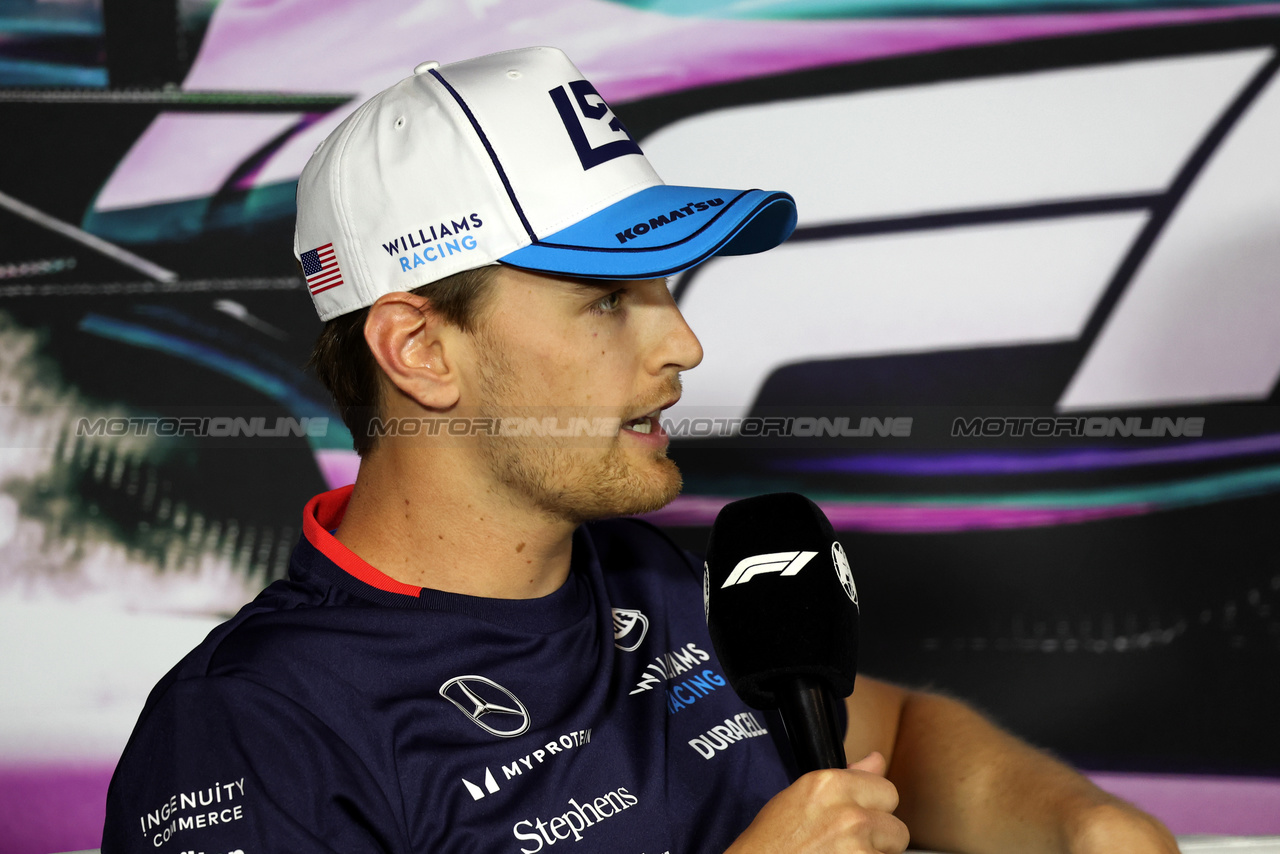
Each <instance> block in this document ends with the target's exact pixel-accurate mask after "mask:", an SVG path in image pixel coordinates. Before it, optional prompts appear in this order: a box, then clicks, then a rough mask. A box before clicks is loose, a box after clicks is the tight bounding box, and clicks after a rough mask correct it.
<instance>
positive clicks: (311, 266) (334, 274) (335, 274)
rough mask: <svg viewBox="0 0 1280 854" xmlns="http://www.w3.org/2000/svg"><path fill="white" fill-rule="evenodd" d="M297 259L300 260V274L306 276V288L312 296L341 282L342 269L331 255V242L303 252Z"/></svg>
mask: <svg viewBox="0 0 1280 854" xmlns="http://www.w3.org/2000/svg"><path fill="white" fill-rule="evenodd" d="M299 260H301V261H302V275H304V276H306V277H307V290H309V291H311V295H312V296H315V295H316V294H320V293H324V292H325V291H327V290H329V289H330V288H336V287H337V286H338V285H340V284H342V271H341V270H339V269H338V262H337V259H335V258H334V257H333V244H332V243H326V244H325V245H324V246H321V247H320V248H319V249H312V250H311V251H310V252H303V253H302V255H301V256H299Z"/></svg>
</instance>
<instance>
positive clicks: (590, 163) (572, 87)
mask: <svg viewBox="0 0 1280 854" xmlns="http://www.w3.org/2000/svg"><path fill="white" fill-rule="evenodd" d="M567 86H568V89H569V91H568V92H566V91H565V87H564V86H557V87H556V88H554V89H551V90H549V91H548V92H547V94H548V95H550V96H551V100H552V102H553V103H554V104H555V105H556V110H557V111H558V112H559V113H560V121H562V122H564V129H565V130H567V131H568V132H569V139H570V140H571V141H572V142H573V147H574V149H575V150H576V151H577V152H578V159H579V160H580V161H582V168H583V170H584V171H585V170H587V169H591V168H593V167H595V166H599V165H600V164H601V163H606V162H608V161H610V160H613V159H614V158H615V157H622V156H623V155H624V154H643V152H642V151H641V150H640V146H638V145H636V141H635V140H634V139H632V138H631V134H630V133H629V132H628V131H627V128H626V126H624V125H623V124H622V119H620V118H618V117H617V116H615V115H614V114H613V110H611V109H609V105H608V104H606V103H605V102H604V98H601V97H600V93H599V92H597V91H596V87H594V86H592V85H591V83H590V82H588V81H586V80H573V81H571V82H569V83H568V84H567ZM569 92H572V93H573V100H574V102H576V103H577V105H578V108H577V109H576V110H575V109H574V105H573V103H571V102H570V101H569Z"/></svg>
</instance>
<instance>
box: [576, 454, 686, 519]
mask: <svg viewBox="0 0 1280 854" xmlns="http://www.w3.org/2000/svg"><path fill="white" fill-rule="evenodd" d="M646 468H648V469H649V470H648V471H645V472H643V473H641V472H637V471H631V472H628V476H626V477H619V478H609V477H606V478H602V479H601V482H600V483H599V484H598V488H597V489H596V490H595V494H594V496H593V498H594V499H595V500H593V501H589V502H584V505H585V506H581V507H580V508H579V510H580V512H579V513H577V514H575V515H576V516H577V519H576V521H578V522H591V521H595V520H598V519H611V518H614V517H616V516H638V515H641V514H644V513H652V512H653V511H655V510H661V509H662V508H663V507H666V506H667V505H668V504H670V503H671V502H672V501H673V500H675V497H676V496H677V495H679V494H680V488H681V486H682V485H683V482H682V480H681V478H680V469H679V468H677V467H676V464H675V463H674V462H673V461H671V460H669V459H667V458H666V457H665V456H664V457H661V458H659V459H657V460H654V461H653V462H652V463H651V464H650V466H648V467H646Z"/></svg>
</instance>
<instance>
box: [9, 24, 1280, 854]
mask: <svg viewBox="0 0 1280 854" xmlns="http://www.w3.org/2000/svg"><path fill="white" fill-rule="evenodd" d="M530 44H550V45H555V46H557V47H561V48H563V49H564V50H566V51H567V52H568V53H569V55H570V56H571V57H572V58H573V59H574V60H575V61H576V63H577V64H578V65H579V67H580V68H581V69H582V71H583V72H584V73H585V74H586V75H587V76H588V77H589V78H590V79H591V80H592V81H593V82H594V83H595V85H596V87H597V88H598V89H599V91H600V93H601V94H602V95H603V96H604V97H605V98H606V99H608V100H609V101H610V103H611V105H612V106H613V107H614V108H615V109H616V110H617V112H618V113H619V115H620V116H621V117H622V118H623V120H624V121H626V122H627V124H628V126H629V128H630V130H631V132H632V134H633V135H634V136H635V137H636V138H637V139H638V140H639V141H640V144H641V146H642V147H643V148H644V150H645V152H646V154H647V155H648V156H649V158H650V159H651V160H652V161H653V163H654V164H655V166H656V167H657V168H658V170H659V172H660V173H661V174H662V175H663V177H664V178H665V179H666V180H667V181H668V182H669V183H685V182H691V183H696V184H698V185H701V186H748V187H749V186H759V187H765V188H784V189H788V190H790V191H792V193H793V194H794V195H795V197H796V199H797V202H798V205H799V209H800V224H799V228H798V229H797V231H796V234H795V236H794V237H793V238H792V240H791V241H790V242H789V243H788V244H786V245H785V246H784V247H782V248H781V249H779V250H777V251H775V252H772V253H769V254H767V255H764V256H759V257H755V258H750V259H716V260H713V261H712V262H710V263H708V264H706V265H704V266H703V267H701V268H699V269H698V270H697V271H696V273H695V274H692V275H686V276H683V277H680V278H677V279H676V280H675V281H673V288H674V290H675V293H676V295H677V298H678V300H679V302H680V305H681V307H682V309H683V310H684V312H685V313H686V316H687V317H688V319H689V321H690V323H691V325H692V326H693V328H694V329H695V331H697V333H698V334H699V336H700V337H701V338H702V341H703V344H704V347H705V348H706V351H707V358H706V361H705V362H704V364H703V365H702V366H701V367H700V368H698V370H696V371H694V372H692V373H691V374H690V375H689V376H688V377H687V382H686V392H685V397H684V400H683V402H682V403H681V404H680V405H679V406H678V407H677V408H676V409H674V410H672V411H671V412H669V413H668V414H667V420H668V424H667V427H668V430H669V431H671V432H672V433H673V434H674V435H675V436H676V438H675V441H674V443H673V454H674V456H675V457H676V458H677V459H678V461H679V462H680V464H681V466H682V468H683V470H684V472H685V475H686V484H687V485H686V490H685V493H684V495H683V496H682V497H681V498H679V499H678V500H677V501H676V502H675V503H674V504H673V505H671V506H670V507H669V508H667V509H666V510H664V511H661V512H660V513H658V514H655V516H654V520H655V521H656V522H658V523H659V524H662V525H663V526H664V527H666V528H667V529H668V530H669V531H671V532H672V533H673V535H674V536H675V537H676V538H677V539H678V540H679V541H680V542H681V543H682V544H685V545H686V546H688V547H690V548H692V549H694V550H701V549H702V547H703V545H704V544H705V537H706V533H707V530H708V527H709V525H710V523H711V520H712V519H714V516H715V513H716V511H717V510H718V509H719V507H720V506H721V505H722V504H723V503H725V502H726V501H728V500H732V499H733V498H737V497H742V496H746V495H752V494H757V493H761V492H769V491H780V490H796V491H802V492H805V493H806V494H808V495H810V496H811V497H813V498H814V499H815V500H818V501H819V503H820V504H822V506H823V507H824V509H825V510H826V511H827V513H828V515H829V516H830V517H831V518H832V521H833V522H834V524H835V526H836V528H837V529H838V530H839V531H840V532H841V538H842V540H843V542H844V545H845V548H846V550H847V552H848V553H849V555H850V558H851V561H852V563H853V566H854V571H855V576H856V578H857V581H858V586H859V592H860V595H861V600H862V604H863V614H864V617H863V631H862V650H863V652H862V670H863V671H865V672H869V673H873V674H876V675H879V676H882V677H885V678H889V679H893V680H898V681H902V682H906V683H910V684H914V685H931V686H933V687H934V688H937V689H941V690H945V691H948V692H951V693H953V694H956V695H959V696H962V697H964V698H967V699H968V700H970V701H971V702H973V703H975V704H976V705H977V706H979V707H980V708H982V709H984V710H985V711H986V712H987V713H988V714H990V715H991V716H992V717H994V718H995V719H996V720H998V721H999V722H1001V723H1002V724H1004V725H1005V726H1007V727H1009V728H1011V729H1013V730H1014V731H1016V732H1018V733H1020V734H1021V735H1023V736H1024V737H1026V738H1028V739H1030V740H1031V741H1033V742H1035V743H1037V744H1039V745H1042V746H1044V747H1046V748H1048V749H1050V750H1053V751H1055V752H1057V753H1058V754H1060V755H1062V756H1065V757H1066V758H1068V759H1070V760H1071V761H1073V762H1075V763H1077V764H1079V765H1081V766H1082V767H1084V768H1086V769H1088V770H1089V771H1090V772H1092V773H1093V774H1094V776H1095V778H1096V779H1098V780H1099V781H1100V782H1101V783H1102V784H1103V785H1104V786H1107V787H1109V788H1112V789H1113V790H1115V791H1117V792H1119V793H1121V794H1123V795H1125V796H1128V797H1131V798H1134V799H1136V800H1138V801H1139V803H1142V804H1143V805H1145V806H1147V807H1148V808H1149V809H1152V810H1154V811H1155V812H1156V813H1157V814H1159V815H1160V816H1161V817H1162V818H1164V819H1165V820H1166V821H1167V822H1169V823H1170V825H1171V826H1172V827H1173V829H1174V830H1175V831H1176V832H1179V833H1210V832H1217V833H1254V834H1259V833H1273V834H1280V732H1278V731H1277V728H1276V721H1277V720H1280V417H1278V410H1277V402H1278V400H1277V395H1278V394H1280V392H1278V390H1277V381H1278V380H1280V157H1278V156H1277V152H1280V81H1277V76H1276V72H1277V67H1278V66H1280V4H1242V3H1233V2H1191V0H1182V2H1161V0H1131V1H1129V2H1127V1H1126V0H1043V2H1042V0H754V2H740V0H739V2H731V0H545V2H538V3H530V2H523V1H522V0H466V2H462V1H461V0H459V1H458V2H443V1H442V0H325V2H317V0H305V2H304V0H150V2H145V3H142V2H117V1H116V0H0V146H2V148H0V152H2V156H0V549H2V551H0V653H2V654H0V852H3V854H41V852H50V851H60V850H70V849H76V848H87V847H94V846H96V845H97V844H98V842H99V839H100V831H101V823H102V815H103V798H104V794H105V791H106V785H107V781H108V780H109V778H110V774H111V770H112V768H113V767H114V763H115V760H116V758H117V757H118V756H119V753H120V751H121V749H122V748H123V746H124V743H125V740H126V739H127V737H128V734H129V732H130V730H131V728H132V725H133V722H134V720H135V718H136V716H137V714H138V711H139V710H140V708H141V706H142V703H143V700H144V699H145V697H146V694H147V692H148V691H149V690H150V687H151V686H152V685H153V684H154V682H155V681H156V680H157V679H158V678H159V677H160V676H161V675H162V674H163V672H164V671H165V670H167V669H168V668H169V667H170V666H171V665H172V664H173V663H175V662H176V661H177V659H178V658H179V657H181V655H182V654H183V653H184V652H185V651H186V650H187V649H189V648H190V647H191V646H192V645H194V644H195V643H196V642H197V641H198V640H199V639H200V638H202V637H203V636H204V634H205V633H207V632H208V631H209V629H211V628H212V627H213V626H214V625H216V623H217V622H219V621H220V620H221V619H223V618H225V617H226V616H228V615H230V614H231V613H233V612H234V611H235V610H236V609H237V608H238V607H239V606H240V605H241V604H242V603H244V602H246V601H248V600H249V599H250V598H252V597H253V595H254V594H255V593H256V591H258V590H259V589H261V587H263V586H264V585H265V584H267V583H268V582H269V581H270V580H272V579H274V578H277V577H280V576H281V575H282V574H283V573H284V571H285V567H286V563H287V557H288V553H289V550H290V549H291V547H292V545H293V542H294V540H295V539H296V538H297V536H298V533H299V527H300V523H299V519H300V511H301V508H302V505H303V503H304V502H305V500H306V499H307V498H309V497H310V496H311V495H313V494H314V493H316V492H319V491H321V490H323V489H326V488H328V487H332V486H338V485H341V484H343V483H348V482H350V481H351V480H352V479H353V478H354V473H355V470H356V465H357V460H356V458H355V456H354V454H353V453H352V452H351V451H350V438H349V436H348V435H347V434H346V432H345V430H344V429H343V428H342V426H341V421H340V420H339V419H338V417H337V415H336V413H335V412H334V411H333V410H332V409H331V407H330V405H329V403H328V401H327V397H326V395H325V393H324V391H323V389H321V388H320V387H319V386H318V384H317V383H316V381H315V380H314V378H312V377H310V376H308V375H307V374H306V373H305V372H304V370H303V367H302V366H303V364H304V362H305V360H306V356H307V354H308V352H309V348H310V344H311V342H312V340H313V339H314V337H315V334H316V333H317V331H318V329H319V322H318V321H317V320H316V318H315V314H314V311H313V309H312V307H311V304H310V301H309V300H308V298H307V295H306V292H305V288H304V286H303V284H302V282H301V280H300V278H299V276H298V273H297V268H296V266H295V264H294V261H293V258H292V256H291V253H290V249H291V244H292V228H293V214H294V209H293V204H294V201H293V200H294V189H295V185H296V180H297V176H298V173H299V172H300V170H301V167H302V165H303V163H304V162H305V161H306V159H307V157H308V156H309V155H310V153H311V151H312V150H313V149H314V147H315V146H316V144H317V143H318V142H319V141H320V140H321V139H322V138H323V137H324V136H325V135H326V134H328V133H329V132H330V131H331V130H332V129H333V128H334V127H335V126H336V125H337V123H338V122H339V121H341V120H342V118H344V117H345V116H346V115H347V114H348V113H349V112H350V111H351V110H352V109H354V108H355V107H356V106H357V105H358V104H359V103H361V102H362V101H363V100H364V99H366V98H367V97H369V96H370V95H372V94H373V93H375V92H376V91H378V90H380V89H382V88H384V87H386V86H388V85H390V84H391V83H393V82H395V81H396V80H398V79H400V78H401V77H404V76H406V75H408V74H409V73H410V72H411V70H412V68H413V66H414V65H415V64H416V63H418V62H420V61H422V60H426V59H435V60H439V61H441V62H449V61H453V60H458V59H463V58H466V57H469V56H474V55H480V54H484V53H490V52H493V51H498V50H504V49H508V48H515V47H522V46H526V45H530Z"/></svg>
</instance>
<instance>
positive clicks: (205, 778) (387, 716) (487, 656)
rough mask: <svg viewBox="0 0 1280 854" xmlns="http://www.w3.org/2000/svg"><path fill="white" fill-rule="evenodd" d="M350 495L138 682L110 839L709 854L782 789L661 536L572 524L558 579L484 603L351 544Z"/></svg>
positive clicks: (765, 734)
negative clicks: (202, 631) (283, 567)
mask: <svg viewBox="0 0 1280 854" xmlns="http://www.w3.org/2000/svg"><path fill="white" fill-rule="evenodd" d="M349 496H350V487H347V488H344V489H339V490H334V491H333V492H328V493H324V494H322V495H320V496H317V497H316V498H315V499H313V500H312V501H311V502H310V503H309V504H308V505H307V508H306V511H305V513H304V536H303V538H302V540H301V541H300V542H299V544H298V546H297V548H296V549H295V551H294V554H293V558H292V561H291V564H290V570H289V577H288V579H286V580H282V581H278V582H276V583H274V584H272V585H271V586H269V587H268V588H267V589H266V590H264V591H263V592H262V593H261V594H260V595H259V596H258V597H257V598H256V599H255V600H254V601H253V602H251V603H250V604H248V605H246V606H245V607H244V608H243V609H242V610H241V611H240V613H239V614H237V615H236V616H235V617H234V618H233V619H231V620H230V621H228V622H227V623H225V624H223V625H222V626H219V627H218V628H217V629H215V630H214V631H213V632H212V633H211V634H210V635H209V637H208V638H207V639H206V640H205V641H204V642H203V643H202V644H201V645H200V646H199V647H197V648H196V649H195V650H194V651H193V652H191V653H190V654H189V655H188V656H187V657H186V658H184V659H183V660H182V661H181V662H180V663H179V664H178V665H177V666H176V667H175V668H174V669H173V670H172V671H170V673H169V674H168V675H166V676H165V678H164V679H163V680H162V681H161V682H160V684H159V685H157V686H156V688H155V690H154V691H152V693H151V696H150V697H149V698H148V700H147V703H146V706H145V707H144V709H143V712H142V716H141V718H140V719H139V721H138V724H137V727H136V728H135V730H134V732H133V735H132V736H131V738H130V740H129V744H128V746H127V747H126V749H125V752H124V755H123V757H122V758H121V760H120V764H119V766H118V767H117V769H116V773H115V776H114V778H113V779H112V781H111V787H110V791H109V793H108V796H107V822H106V829H105V832H104V835H103V844H102V849H103V854H118V852H126V851H137V852H142V851H147V852H164V854H169V852H172V854H185V852H204V854H229V852H235V851H242V852H244V854H260V852H277V851H278V852H309V851H335V852H343V854H354V852H375V851H378V852H405V854H408V852H485V854H493V852H510V853H511V854H517V852H521V854H539V852H547V854H586V852H593V851H608V852H620V853H621V854H663V852H672V854H674V852H682V854H683V852H717V854H718V852H721V851H723V850H724V849H725V848H726V847H727V846H728V845H729V844H730V843H731V842H732V841H733V839H734V838H735V837H736V836H737V835H738V834H739V833H740V832H741V831H742V830H743V829H744V828H745V827H746V826H747V825H748V824H749V823H750V822H751V820H752V819H753V818H754V817H755V815H756V813H757V812H758V811H759V810H760V808H761V807H762V806H763V805H764V803H765V802H766V801H767V800H768V799H769V798H770V797H772V796H773V795H774V794H775V793H777V792H778V791H780V790H781V789H783V788H784V787H785V786H786V785H787V783H788V774H787V771H786V769H785V767H784V765H783V762H782V760H781V759H780V758H779V752H778V749H777V747H775V743H774V738H775V737H777V736H780V735H781V733H780V732H776V731H775V730H777V729H778V728H777V727H776V726H774V725H772V724H771V723H770V722H769V721H767V720H766V718H765V716H764V715H762V714H761V713H760V712H757V711H754V710H752V709H749V708H747V707H746V706H745V705H744V704H743V703H742V701H741V700H739V699H738V697H737V695H736V694H734V692H733V690H732V688H731V687H730V686H729V685H728V684H727V682H726V680H725V678H724V675H723V671H722V669H721V667H720V664H719V662H718V661H717V659H716V656H715V652H714V651H713V650H712V647H711V642H710V639H709V638H708V636H707V628H706V623H705V619H704V615H703V604H702V586H701V575H702V568H701V566H700V565H698V564H697V563H696V562H695V561H694V560H693V559H692V558H691V557H690V556H689V555H688V554H687V553H684V552H682V551H681V550H680V549H678V548H677V547H675V546H674V544H672V543H671V542H670V541H669V540H668V539H667V538H666V537H665V536H664V535H663V534H661V533H660V532H659V531H658V530H657V529H655V528H653V527H652V526H649V525H647V524H645V523H643V522H639V521H636V520H627V519H622V520H613V521H608V522H598V523H591V524H588V525H584V526H582V527H581V528H579V529H578V531H577V532H576V533H575V534H574V540H573V559H572V568H571V572H570V573H569V578H568V580H567V581H566V582H565V584H564V585H563V586H562V587H561V588H560V589H559V590H557V591H556V592H554V593H552V594H551V595H549V596H546V597H544V598H541V599H532V600H498V599H482V598H476V597H471V596H462V595H458V594H453V593H444V592H441V591H437V590H430V589H425V588H418V587H413V586H411V585H407V584H403V583H401V582H398V581H396V580H394V579H392V578H390V577H388V576H387V575H385V574H383V573H381V572H379V571H378V570H377V569H375V568H374V567H372V566H370V565H369V564H367V563H365V562H364V561H363V560H361V559H360V558H359V557H357V556H356V555H355V554H354V553H352V552H351V551H349V550H348V549H346V548H345V547H344V546H343V545H342V544H341V543H339V542H338V541H337V540H336V539H334V537H333V536H332V535H331V534H330V533H329V531H331V530H333V529H334V528H336V527H337V525H338V523H339V522H340V521H341V519H342V514H343V513H344V512H345V510H346V502H347V499H348V498H349Z"/></svg>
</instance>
